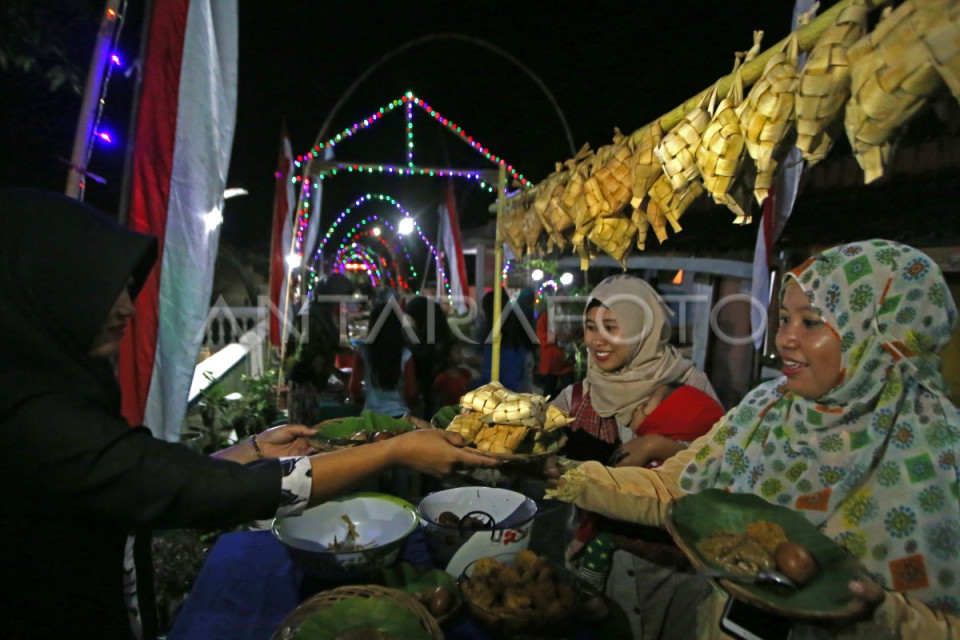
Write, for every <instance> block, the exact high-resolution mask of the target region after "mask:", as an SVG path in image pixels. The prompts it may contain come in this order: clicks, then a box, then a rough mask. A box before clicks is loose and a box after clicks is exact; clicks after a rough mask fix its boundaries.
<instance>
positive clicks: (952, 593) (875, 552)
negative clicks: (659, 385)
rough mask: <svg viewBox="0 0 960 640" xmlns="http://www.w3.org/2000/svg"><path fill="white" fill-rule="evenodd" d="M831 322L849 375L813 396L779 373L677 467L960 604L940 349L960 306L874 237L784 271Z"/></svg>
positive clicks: (949, 424)
mask: <svg viewBox="0 0 960 640" xmlns="http://www.w3.org/2000/svg"><path fill="white" fill-rule="evenodd" d="M790 282H796V283H797V284H799V285H800V287H801V288H802V289H803V291H804V293H806V295H807V297H808V298H809V299H810V301H811V304H812V306H814V307H815V308H816V309H818V310H819V311H820V313H821V315H822V317H823V319H824V321H825V322H826V324H827V325H828V326H829V327H830V328H831V329H832V330H833V331H834V332H835V333H836V335H837V337H838V339H839V340H840V343H841V347H842V365H841V366H842V369H843V370H842V373H841V382H840V383H839V384H838V385H837V386H836V387H835V388H834V389H832V390H831V391H830V392H829V393H828V394H827V395H825V396H823V397H822V398H818V399H816V400H809V399H806V398H803V397H800V396H797V395H794V394H793V393H791V392H789V391H788V390H787V389H786V386H785V379H784V378H779V379H777V380H773V381H770V382H767V383H765V384H762V385H760V386H759V387H757V388H756V389H754V390H753V391H751V392H750V393H749V394H748V395H747V396H746V397H745V398H744V399H743V401H742V402H741V403H740V404H739V406H738V407H736V408H735V409H733V410H731V411H730V412H729V413H728V414H727V416H726V417H725V418H724V422H723V424H722V425H721V426H720V427H718V428H717V429H716V430H715V435H714V437H713V439H712V440H711V441H710V442H709V443H708V444H707V446H705V447H704V448H703V449H702V450H701V451H700V452H699V453H698V455H697V456H696V458H695V459H694V461H693V462H692V463H691V464H690V465H689V466H688V467H687V468H686V470H685V471H684V473H683V475H682V477H681V487H682V488H683V489H684V490H686V491H688V492H691V493H693V492H697V491H701V490H704V489H708V488H714V487H716V488H724V489H727V490H729V491H734V492H744V493H754V494H757V495H759V496H761V497H763V498H765V499H766V500H768V501H770V502H772V503H775V504H780V505H783V506H786V507H789V508H791V509H794V510H796V511H798V512H800V513H802V514H804V515H805V516H806V517H807V519H808V520H810V521H811V522H812V523H814V524H815V525H817V526H818V527H820V529H821V530H822V531H823V532H824V533H825V534H827V535H828V536H830V537H832V538H833V539H835V540H836V541H837V542H839V543H840V544H842V545H843V546H844V547H846V548H847V549H849V550H850V551H851V552H852V553H853V554H854V555H855V556H857V557H858V558H859V559H860V560H861V561H862V562H863V564H864V565H865V566H866V567H867V569H868V570H869V571H870V572H871V573H872V574H873V575H874V576H875V577H876V579H877V580H878V581H879V582H880V583H881V584H883V585H884V587H885V588H887V589H892V590H895V591H901V592H908V593H909V594H910V595H911V596H914V597H917V598H919V599H920V600H923V601H924V602H926V603H927V604H928V605H931V606H933V607H938V608H942V609H944V610H946V611H949V612H952V613H954V614H957V613H960V598H958V593H960V493H958V468H960V467H958V463H957V453H958V449H960V411H958V410H957V408H956V407H954V406H953V404H951V402H950V400H949V399H948V398H947V397H946V396H945V395H944V381H943V377H942V376H941V374H940V358H939V356H938V355H937V354H938V352H939V351H940V349H942V348H943V346H944V345H945V344H946V342H947V340H948V339H949V337H950V333H951V331H952V329H953V327H954V325H955V324H956V320H957V313H956V307H955V306H954V302H953V299H952V298H951V296H950V292H949V289H948V288H947V285H946V283H945V282H944V279H943V276H942V274H941V273H940V270H939V268H938V267H937V266H936V264H935V263H934V262H933V260H931V259H930V258H929V257H928V256H926V255H924V254H923V253H921V252H920V251H917V250H916V249H913V248H911V247H908V246H905V245H902V244H897V243H895V242H888V241H885V240H870V241H865V242H858V243H852V244H847V245H843V246H840V247H836V248H833V249H830V250H829V251H825V252H824V253H822V254H820V255H818V256H815V257H814V258H811V259H810V260H808V261H807V262H806V263H804V264H803V265H801V266H800V267H798V268H797V269H795V270H793V271H791V272H790V273H788V274H787V275H786V276H785V277H784V285H786V284H787V283H790Z"/></svg>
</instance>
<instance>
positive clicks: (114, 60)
mask: <svg viewBox="0 0 960 640" xmlns="http://www.w3.org/2000/svg"><path fill="white" fill-rule="evenodd" d="M126 8H127V2H126V0H123V4H122V5H121V7H120V13H117V11H116V10H114V9H107V10H106V15H105V20H106V22H108V23H110V28H111V29H112V30H113V34H112V37H111V41H110V50H111V51H116V50H117V43H118V42H119V41H120V34H121V33H122V32H123V22H124V21H123V15H124V13H125V12H126ZM109 59H110V64H108V65H106V71H105V73H104V76H103V82H102V84H101V85H100V96H99V97H98V99H97V110H96V113H95V114H94V117H93V129H92V130H93V135H94V136H95V137H97V138H99V139H100V140H101V141H102V142H106V143H107V144H113V141H114V139H113V135H112V134H111V133H110V132H109V131H107V130H106V129H104V128H102V127H101V126H100V123H101V121H102V120H103V109H104V107H105V106H106V104H107V89H108V88H109V86H110V79H111V78H112V77H113V69H114V67H119V66H120V56H119V55H118V54H117V53H111V54H110V58H109ZM92 154H93V145H92V144H91V145H88V147H87V156H86V157H85V158H84V159H83V165H82V166H83V167H85V168H86V167H89V166H90V158H91V156H92ZM79 187H80V193H81V198H82V194H83V193H84V192H85V191H86V188H87V181H86V179H85V178H84V177H82V175H81V178H80V183H79Z"/></svg>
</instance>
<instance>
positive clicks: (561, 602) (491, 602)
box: [463, 550, 576, 620]
mask: <svg viewBox="0 0 960 640" xmlns="http://www.w3.org/2000/svg"><path fill="white" fill-rule="evenodd" d="M463 589H464V594H465V595H466V597H467V599H469V600H470V601H471V602H472V603H473V604H474V605H478V606H481V607H483V608H484V609H487V610H488V611H491V612H493V613H495V614H497V615H500V616H503V617H508V618H513V619H541V620H543V619H545V618H546V619H557V618H560V617H562V616H563V615H565V614H566V613H567V612H569V610H570V608H571V607H572V605H573V604H574V602H575V600H576V592H575V591H574V589H573V587H572V586H571V585H570V584H569V583H568V582H567V581H565V580H563V579H562V577H561V576H559V575H557V574H556V573H555V572H554V569H553V567H552V566H551V565H550V563H549V562H548V561H547V560H546V559H545V558H543V557H542V556H539V555H537V554H536V553H534V552H532V551H529V550H526V551H521V552H519V553H518V554H517V555H516V557H515V558H514V562H513V565H512V566H511V565H506V564H501V563H499V562H497V561H496V560H494V559H493V558H482V559H480V560H477V561H476V563H475V564H474V570H473V574H472V575H471V576H470V579H469V580H466V581H464V583H463Z"/></svg>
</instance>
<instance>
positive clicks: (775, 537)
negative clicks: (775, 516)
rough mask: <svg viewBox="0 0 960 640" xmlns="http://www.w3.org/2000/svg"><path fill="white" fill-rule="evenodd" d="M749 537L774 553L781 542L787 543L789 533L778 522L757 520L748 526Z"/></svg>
mask: <svg viewBox="0 0 960 640" xmlns="http://www.w3.org/2000/svg"><path fill="white" fill-rule="evenodd" d="M747 537H748V538H750V539H751V540H753V541H754V542H756V543H759V544H761V545H763V546H764V547H765V548H766V549H767V550H768V551H769V552H770V553H774V552H775V551H776V550H777V547H778V546H780V543H781V542H786V541H787V532H786V531H784V530H783V527H781V526H780V525H778V524H777V523H776V522H770V521H769V520H757V521H756V522H751V523H750V524H748V525H747Z"/></svg>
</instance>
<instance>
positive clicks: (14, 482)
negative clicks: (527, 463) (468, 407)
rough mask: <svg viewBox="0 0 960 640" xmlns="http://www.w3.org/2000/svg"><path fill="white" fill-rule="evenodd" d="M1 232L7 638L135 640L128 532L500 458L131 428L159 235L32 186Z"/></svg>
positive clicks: (255, 511) (144, 564) (432, 443)
mask: <svg viewBox="0 0 960 640" xmlns="http://www.w3.org/2000/svg"><path fill="white" fill-rule="evenodd" d="M0 224H2V227H0V228H2V231H0V336H2V338H0V443H2V444H0V488H2V491H3V500H2V513H0V554H2V560H0V584H2V585H3V586H4V587H5V588H4V591H5V592H6V593H7V594H8V595H7V598H8V600H7V602H8V606H7V607H5V612H4V615H2V616H0V637H2V638H14V637H29V638H47V637H62V636H63V635H77V636H78V637H91V638H93V637H95V638H118V639H119V638H124V639H128V638H130V637H131V636H132V633H133V632H132V630H131V623H130V620H129V619H128V615H127V610H126V607H125V605H124V597H125V594H124V566H123V564H124V562H123V561H124V550H125V546H126V544H127V539H128V534H130V533H131V532H138V533H141V534H148V533H149V530H150V529H151V528H154V527H163V528H184V527H214V526H216V527H228V526H234V525H237V524H240V523H243V522H246V521H250V520H254V519H263V518H268V517H271V516H273V515H275V514H277V515H290V514H294V513H299V512H301V511H302V510H303V508H305V507H307V506H310V505H312V504H316V503H318V502H321V501H323V500H325V499H329V498H330V497H333V496H334V495H337V494H338V493H342V492H343V491H346V490H347V489H349V488H350V486H352V485H353V484H355V483H356V482H358V481H360V480H362V479H364V478H366V477H368V476H370V475H373V474H375V473H377V472H379V471H382V470H384V469H387V468H389V467H391V466H394V465H404V466H409V467H412V468H414V469H416V470H419V471H421V472H425V473H429V474H433V475H439V474H442V473H446V472H449V471H450V470H451V469H452V467H453V466H454V465H457V464H461V465H465V466H491V465H492V464H495V462H494V461H493V460H491V459H490V458H486V457H483V456H482V455H481V454H478V453H476V452H474V451H469V450H465V449H462V448H459V447H458V446H456V445H460V446H462V444H463V442H462V440H459V439H458V438H452V437H450V435H449V434H446V432H441V431H415V432H411V433H410V434H406V435H403V436H400V437H397V438H393V439H391V440H387V441H385V442H382V443H374V444H370V445H365V446H363V447H357V448H354V449H350V450H344V451H337V452H333V453H329V454H323V455H319V456H312V457H305V456H294V457H284V458H280V459H276V458H274V459H269V458H264V459H258V455H257V451H256V450H255V449H254V444H253V443H251V442H249V441H248V442H245V443H244V444H242V445H236V446H234V447H232V448H231V449H230V450H227V451H226V452H224V453H223V454H221V456H220V459H218V458H211V457H204V456H201V455H198V454H196V453H194V452H192V451H191V450H189V449H188V448H187V447H185V446H182V445H179V444H172V443H168V442H164V441H161V440H158V439H154V438H153V437H152V436H151V434H150V432H149V430H148V429H146V428H145V427H142V426H140V427H134V428H131V427H130V426H129V425H128V424H127V422H126V421H125V420H124V419H123V417H122V416H121V415H120V391H119V386H118V384H117V381H116V378H115V376H114V373H113V369H112V364H111V361H110V356H111V355H113V354H115V353H116V351H117V348H118V345H119V339H120V336H122V332H123V326H124V325H125V322H126V320H127V319H128V318H129V316H130V314H131V313H132V303H131V299H132V298H133V297H135V296H136V294H137V293H138V292H139V290H140V287H141V286H142V285H143V282H144V280H145V279H146V277H147V274H148V273H149V271H150V269H151V268H152V265H153V262H154V260H155V257H156V241H155V240H154V239H152V238H149V237H146V236H143V235H140V234H137V233H134V232H132V231H130V230H128V229H126V228H124V227H122V226H120V225H118V224H117V223H116V222H114V221H113V220H111V219H109V218H107V217H105V216H103V215H101V214H99V213H97V212H96V211H94V210H93V209H91V208H90V207H88V206H86V205H84V204H82V203H79V202H77V201H75V200H71V199H69V198H66V197H65V196H62V195H59V194H52V193H46V192H41V191H33V190H3V189H0ZM304 433H309V430H307V429H305V428H303V427H289V428H287V429H286V430H280V431H279V432H277V431H274V432H265V434H269V435H264V440H262V441H261V445H262V448H263V453H264V454H269V453H273V454H275V455H283V453H284V452H294V453H295V452H296V451H297V446H296V443H297V442H298V440H299V439H298V438H297V437H296V436H297V435H300V434H304ZM238 462H239V463H247V464H238ZM148 551H149V535H139V536H138V537H137V543H136V545H135V547H134V555H135V556H136V557H137V559H138V563H137V567H136V569H137V578H138V581H137V582H138V587H139V589H138V595H139V598H138V600H139V609H140V611H141V615H142V632H143V636H144V637H147V638H149V637H151V636H152V634H153V632H154V629H155V624H154V621H155V618H154V616H153V615H152V610H153V606H152V605H153V603H152V597H151V596H152V589H151V588H150V587H151V585H150V582H151V581H152V576H151V572H150V568H149V562H148ZM135 626H137V625H135Z"/></svg>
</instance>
